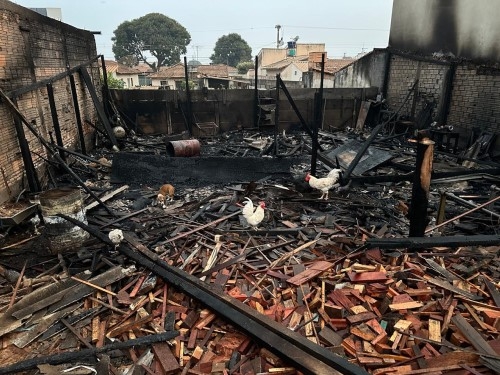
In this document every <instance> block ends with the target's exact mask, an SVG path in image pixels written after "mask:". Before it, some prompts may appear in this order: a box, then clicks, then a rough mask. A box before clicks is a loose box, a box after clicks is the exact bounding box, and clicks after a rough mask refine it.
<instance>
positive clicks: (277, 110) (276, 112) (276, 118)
mask: <svg viewBox="0 0 500 375" xmlns="http://www.w3.org/2000/svg"><path fill="white" fill-rule="evenodd" d="M279 123H280V74H279V73H278V74H276V107H275V108H274V148H273V155H274V156H276V155H278V127H279Z"/></svg>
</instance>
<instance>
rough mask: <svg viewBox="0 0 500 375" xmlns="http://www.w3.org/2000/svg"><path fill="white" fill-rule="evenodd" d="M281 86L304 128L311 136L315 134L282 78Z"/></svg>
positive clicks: (321, 149)
mask: <svg viewBox="0 0 500 375" xmlns="http://www.w3.org/2000/svg"><path fill="white" fill-rule="evenodd" d="M279 81H280V87H281V89H282V90H283V93H284V94H285V96H286V98H287V99H288V102H289V103H290V105H291V106H292V108H293V110H294V111H295V114H296V115H297V117H298V118H299V121H300V124H301V125H302V128H303V129H304V130H305V131H306V132H307V134H309V135H310V136H311V137H312V136H313V130H312V129H311V128H310V127H309V125H307V123H306V120H304V117H302V114H301V113H300V111H299V108H298V107H297V104H295V101H294V100H293V98H292V96H291V95H290V92H289V91H288V89H287V87H286V86H285V83H284V82H283V80H282V79H281V78H280V80H279ZM319 149H320V151H323V148H322V147H321V145H320V146H319Z"/></svg>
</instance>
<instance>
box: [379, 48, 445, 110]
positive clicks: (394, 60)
mask: <svg viewBox="0 0 500 375" xmlns="http://www.w3.org/2000/svg"><path fill="white" fill-rule="evenodd" d="M448 69H449V66H448V65H445V64H433V63H430V62H426V61H418V60H414V59H411V58H407V57H403V56H400V55H392V57H391V62H390V72H389V83H388V88H387V103H388V105H389V106H390V108H391V109H393V110H397V109H398V108H399V107H401V105H403V102H404V100H405V98H406V97H407V95H408V93H409V90H410V89H411V87H412V86H413V85H414V83H415V81H416V80H417V79H418V84H417V87H416V90H414V91H413V92H412V93H411V94H410V97H409V98H408V100H407V101H406V102H405V103H404V105H403V107H402V108H401V111H400V112H399V114H400V115H403V116H408V117H413V118H415V117H417V115H418V113H419V112H420V111H421V110H422V108H423V107H424V106H425V101H426V100H429V101H431V100H434V101H435V102H436V106H435V108H434V112H433V116H436V113H437V111H438V109H439V104H440V102H441V100H442V95H443V90H444V86H445V76H446V72H447V71H448ZM415 95H416V96H415ZM413 107H414V109H413Z"/></svg>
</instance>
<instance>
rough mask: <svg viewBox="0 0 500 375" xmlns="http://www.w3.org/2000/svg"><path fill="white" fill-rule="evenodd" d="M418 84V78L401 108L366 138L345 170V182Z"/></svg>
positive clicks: (343, 178) (399, 109)
mask: <svg viewBox="0 0 500 375" xmlns="http://www.w3.org/2000/svg"><path fill="white" fill-rule="evenodd" d="M417 84H418V80H416V81H415V82H414V83H413V85H412V87H411V88H410V90H409V91H408V94H407V95H406V97H405V99H404V100H403V103H401V105H400V106H399V108H398V109H397V111H396V112H394V113H393V114H392V115H391V116H390V117H389V118H388V119H387V120H386V121H385V122H382V123H380V124H378V125H377V126H376V127H375V128H374V129H373V130H372V132H371V134H370V136H369V137H368V138H367V139H366V141H365V143H364V144H363V147H361V149H360V150H359V151H358V153H357V154H356V156H355V157H354V159H353V160H352V161H351V164H349V167H347V170H346V171H345V173H344V175H343V176H342V180H344V181H343V183H346V180H348V179H349V177H350V176H351V173H352V172H353V171H354V169H355V168H356V166H357V165H358V163H359V161H360V160H361V158H362V157H363V155H364V154H365V152H366V150H368V147H370V145H371V144H372V142H373V141H374V140H375V137H376V136H377V134H378V133H379V132H380V131H381V130H382V129H383V128H384V127H385V126H386V125H387V124H388V123H389V122H390V121H392V119H393V118H394V117H395V116H396V115H397V114H398V113H399V111H401V109H402V108H403V106H404V105H405V104H406V102H407V101H408V99H409V98H410V96H411V94H412V93H413V90H414V89H415V87H416V86H417Z"/></svg>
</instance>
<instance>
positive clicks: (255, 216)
mask: <svg viewBox="0 0 500 375" xmlns="http://www.w3.org/2000/svg"><path fill="white" fill-rule="evenodd" d="M245 199H246V200H247V202H246V203H245V205H244V206H243V208H242V209H241V213H242V214H243V217H244V218H245V219H246V221H247V223H248V225H251V226H252V227H253V229H257V225H259V224H260V222H261V221H262V220H263V219H264V209H265V208H266V204H265V203H264V202H260V203H259V205H258V206H257V207H256V208H255V209H254V207H253V202H252V200H251V199H250V198H247V197H245Z"/></svg>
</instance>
